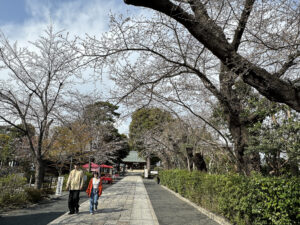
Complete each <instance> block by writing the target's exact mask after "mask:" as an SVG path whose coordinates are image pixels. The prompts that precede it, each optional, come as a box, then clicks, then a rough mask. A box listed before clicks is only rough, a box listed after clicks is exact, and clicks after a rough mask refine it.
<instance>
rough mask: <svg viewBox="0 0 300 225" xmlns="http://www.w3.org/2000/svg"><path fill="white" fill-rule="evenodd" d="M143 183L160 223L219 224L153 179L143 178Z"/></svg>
mask: <svg viewBox="0 0 300 225" xmlns="http://www.w3.org/2000/svg"><path fill="white" fill-rule="evenodd" d="M144 185H145V187H146V189H147V192H148V195H149V198H150V200H151V203H152V205H153V208H154V211H155V213H156V216H157V219H158V221H159V224H160V225H219V224H218V223H217V222H215V221H213V220H212V219H210V218H208V217H207V216H206V215H204V214H202V213H201V212H199V211H198V210H197V209H195V208H194V207H193V206H191V205H189V204H187V203H186V202H184V201H183V200H181V199H179V198H178V197H177V196H175V195H174V194H172V193H171V192H169V191H167V190H166V189H164V188H163V187H162V186H161V185H158V184H156V183H155V182H154V180H147V179H144Z"/></svg>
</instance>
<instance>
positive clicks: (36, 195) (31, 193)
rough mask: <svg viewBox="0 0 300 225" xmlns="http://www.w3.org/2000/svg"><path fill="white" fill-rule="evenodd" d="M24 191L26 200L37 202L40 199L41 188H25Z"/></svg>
mask: <svg viewBox="0 0 300 225" xmlns="http://www.w3.org/2000/svg"><path fill="white" fill-rule="evenodd" d="M25 193H26V195H27V199H28V201H30V202H32V203H37V202H39V201H40V200H41V199H42V193H43V190H42V189H40V190H38V189H34V188H26V189H25Z"/></svg>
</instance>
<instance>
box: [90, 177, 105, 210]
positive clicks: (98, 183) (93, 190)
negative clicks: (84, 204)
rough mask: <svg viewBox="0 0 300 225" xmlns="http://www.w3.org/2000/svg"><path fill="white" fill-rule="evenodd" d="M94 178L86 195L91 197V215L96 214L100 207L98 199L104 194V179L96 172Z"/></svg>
mask: <svg viewBox="0 0 300 225" xmlns="http://www.w3.org/2000/svg"><path fill="white" fill-rule="evenodd" d="M93 175H94V177H93V178H91V180H90V182H89V186H88V188H87V189H86V193H87V194H88V196H89V197H90V214H94V211H97V207H98V198H99V197H100V196H101V194H102V179H101V178H99V174H98V172H94V174H93Z"/></svg>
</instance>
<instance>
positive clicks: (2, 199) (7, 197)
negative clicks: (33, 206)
mask: <svg viewBox="0 0 300 225" xmlns="http://www.w3.org/2000/svg"><path fill="white" fill-rule="evenodd" d="M25 184H26V178H23V177H21V176H19V175H17V174H10V175H7V176H5V177H0V207H1V208H7V207H14V206H22V205H24V204H26V202H27V195H26V193H24V189H23V187H24V185H25Z"/></svg>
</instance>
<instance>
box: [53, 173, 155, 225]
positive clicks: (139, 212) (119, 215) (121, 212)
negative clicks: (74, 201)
mask: <svg viewBox="0 0 300 225" xmlns="http://www.w3.org/2000/svg"><path fill="white" fill-rule="evenodd" d="M49 224H51V225H56V224H72V225H73V224H93V225H94V224H95V225H96V224H97V225H113V224H117V225H158V224H159V223H158V221H157V218H156V215H155V213H154V210H153V208H152V204H151V202H150V200H149V197H148V194H147V191H146V189H145V186H144V184H143V180H142V178H141V177H140V176H127V177H125V178H124V179H122V180H121V181H119V182H118V183H116V184H114V185H113V186H111V187H110V188H108V189H107V190H105V191H104V192H103V194H102V196H101V197H100V198H99V205H98V211H97V212H96V213H95V214H94V215H90V213H89V201H86V202H84V203H83V204H81V205H80V213H79V214H78V215H77V214H74V215H67V213H66V214H64V215H63V216H61V217H59V218H57V219H55V220H54V221H52V222H51V223H49Z"/></svg>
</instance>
